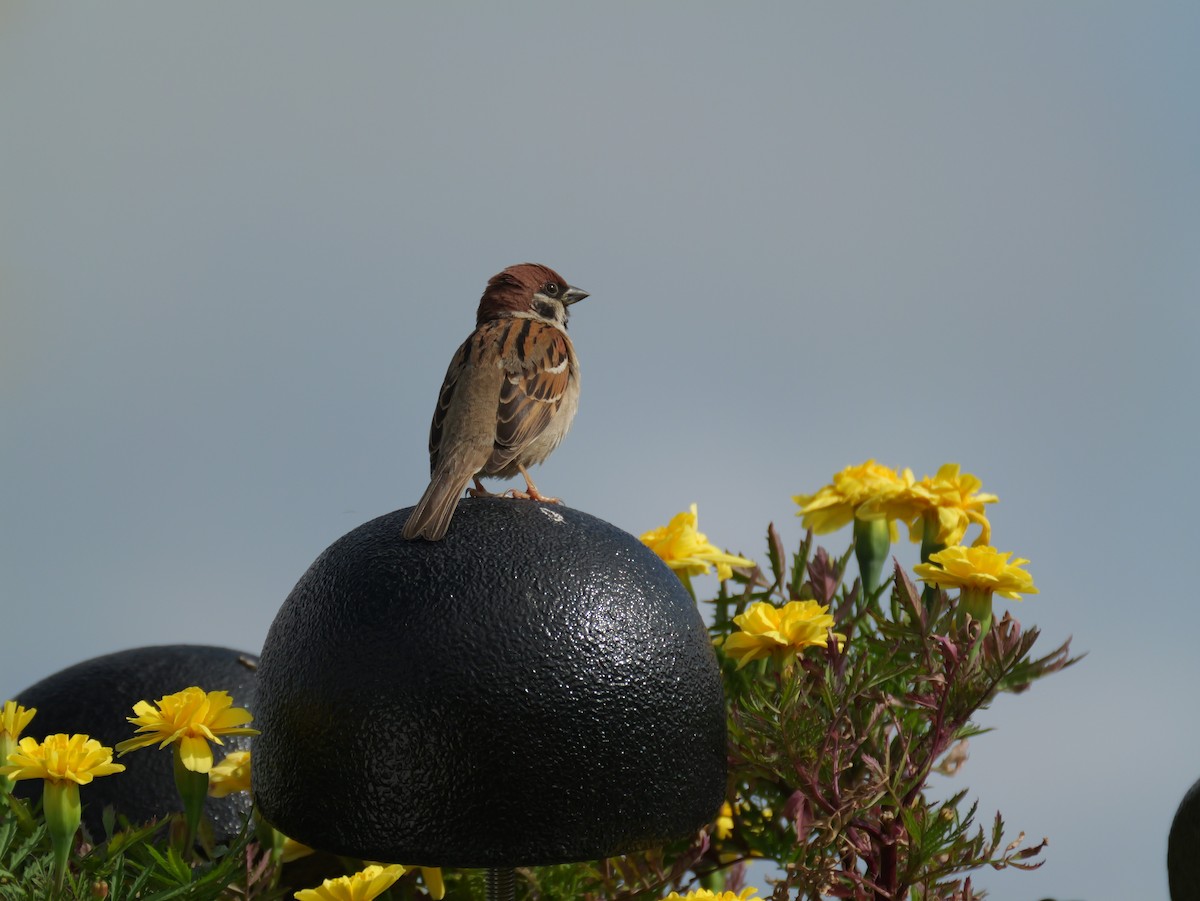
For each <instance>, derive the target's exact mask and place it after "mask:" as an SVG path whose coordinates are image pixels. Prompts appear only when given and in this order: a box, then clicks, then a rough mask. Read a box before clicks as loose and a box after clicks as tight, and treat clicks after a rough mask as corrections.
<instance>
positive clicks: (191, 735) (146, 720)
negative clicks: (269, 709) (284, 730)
mask: <svg viewBox="0 0 1200 901" xmlns="http://www.w3.org/2000/svg"><path fill="white" fill-rule="evenodd" d="M133 712H134V713H136V714H137V716H131V717H126V719H128V720H129V722H131V723H133V724H134V725H135V726H137V727H138V729H137V731H138V732H139V733H142V734H140V735H137V736H135V737H134V738H130V739H127V740H126V741H123V742H121V743H120V744H118V745H117V751H118V752H120V754H122V755H124V754H128V753H129V752H130V751H134V750H137V749H138V748H145V747H149V746H150V745H153V744H155V743H157V744H158V746H159V747H160V748H165V747H166V746H167V745H170V744H176V745H178V753H179V759H180V760H181V761H182V762H183V765H184V766H185V767H186V768H187V769H189V770H191V771H192V772H195V773H207V772H208V771H209V770H210V769H212V762H213V755H212V748H211V747H210V746H209V742H210V741H215V742H216V743H217V744H223V742H222V741H221V739H220V737H219V736H222V735H257V734H258V730H257V729H250V728H248V727H247V726H246V723H248V722H250V721H251V720H252V719H253V717H252V716H251V715H250V712H249V711H248V710H245V709H243V708H241V707H234V706H233V699H232V698H231V697H230V696H229V693H228V692H225V691H209V692H205V691H204V690H203V689H201V688H197V687H196V686H194V685H193V686H192V687H190V688H185V689H184V690H183V691H179V692H176V693H175V694H171V695H167V696H166V697H163V698H159V700H158V701H157V702H156V703H155V704H150V703H148V702H146V701H138V702H137V703H136V704H134V705H133Z"/></svg>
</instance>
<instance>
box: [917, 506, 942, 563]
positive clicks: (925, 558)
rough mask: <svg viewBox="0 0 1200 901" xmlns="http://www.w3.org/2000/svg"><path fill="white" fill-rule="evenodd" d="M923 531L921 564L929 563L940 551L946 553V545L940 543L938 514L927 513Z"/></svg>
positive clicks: (924, 518)
mask: <svg viewBox="0 0 1200 901" xmlns="http://www.w3.org/2000/svg"><path fill="white" fill-rule="evenodd" d="M923 523H924V524H923V527H922V529H921V562H922V563H928V562H929V558H930V557H931V556H932V555H934V554H936V553H937V552H938V551H944V550H945V549H946V545H944V544H942V543H941V542H940V541H938V537H937V536H938V518H937V514H936V513H926V514H925V516H924V517H923Z"/></svg>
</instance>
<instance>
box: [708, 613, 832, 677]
mask: <svg viewBox="0 0 1200 901" xmlns="http://www.w3.org/2000/svg"><path fill="white" fill-rule="evenodd" d="M733 622H734V624H735V625H736V626H738V628H739V629H740V630H741V631H739V632H734V633H733V634H732V635H730V636H729V637H728V638H726V639H725V643H724V644H723V645H722V649H723V650H724V651H725V654H726V655H727V656H729V657H732V658H733V659H734V660H736V661H738V669H741V668H742V667H744V666H745V665H746V664H747V663H750V662H751V661H752V660H758V659H760V658H763V657H774V658H775V659H776V660H777V661H780V662H782V661H784V660H786V659H787V658H789V657H792V656H794V655H796V654H798V653H800V652H801V651H803V650H804V649H805V648H813V647H820V648H823V647H825V646H826V645H827V644H828V643H829V630H830V629H832V628H833V617H832V616H831V615H830V614H829V607H827V606H825V607H823V606H821V605H820V604H818V603H817V602H816V601H791V602H790V603H788V604H784V605H783V606H782V607H776V606H775V605H774V604H770V603H767V602H766V601H758V602H756V603H754V604H751V605H750V606H749V607H747V608H746V612H745V613H743V614H741V615H740V616H735V617H734V618H733ZM834 639H835V640H837V642H838V644H839V646H840V645H841V643H842V642H843V641H845V639H846V636H844V635H836V634H835V635H834Z"/></svg>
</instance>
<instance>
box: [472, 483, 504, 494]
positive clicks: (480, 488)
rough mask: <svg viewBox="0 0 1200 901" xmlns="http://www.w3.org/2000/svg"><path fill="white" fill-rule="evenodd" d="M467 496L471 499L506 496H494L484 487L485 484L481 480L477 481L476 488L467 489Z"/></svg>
mask: <svg viewBox="0 0 1200 901" xmlns="http://www.w3.org/2000/svg"><path fill="white" fill-rule="evenodd" d="M467 494H468V495H469V496H470V497H503V496H504V495H502V494H492V492H490V491H488V490H487V489H486V488H484V487H483V482H481V481H479V479H476V480H475V487H474V488H468V489H467Z"/></svg>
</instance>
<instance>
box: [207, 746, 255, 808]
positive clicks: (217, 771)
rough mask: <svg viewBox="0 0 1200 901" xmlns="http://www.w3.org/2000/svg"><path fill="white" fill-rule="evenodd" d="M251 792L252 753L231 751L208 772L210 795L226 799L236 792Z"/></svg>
mask: <svg viewBox="0 0 1200 901" xmlns="http://www.w3.org/2000/svg"><path fill="white" fill-rule="evenodd" d="M248 791H250V752H249V751H230V752H229V753H228V754H226V755H225V757H224V758H223V759H222V760H221V762H220V763H218V764H216V765H214V766H213V768H212V769H211V770H209V771H208V793H209V794H210V795H212V796H213V797H214V798H224V797H225V796H226V795H232V794H233V793H234V792H248Z"/></svg>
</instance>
